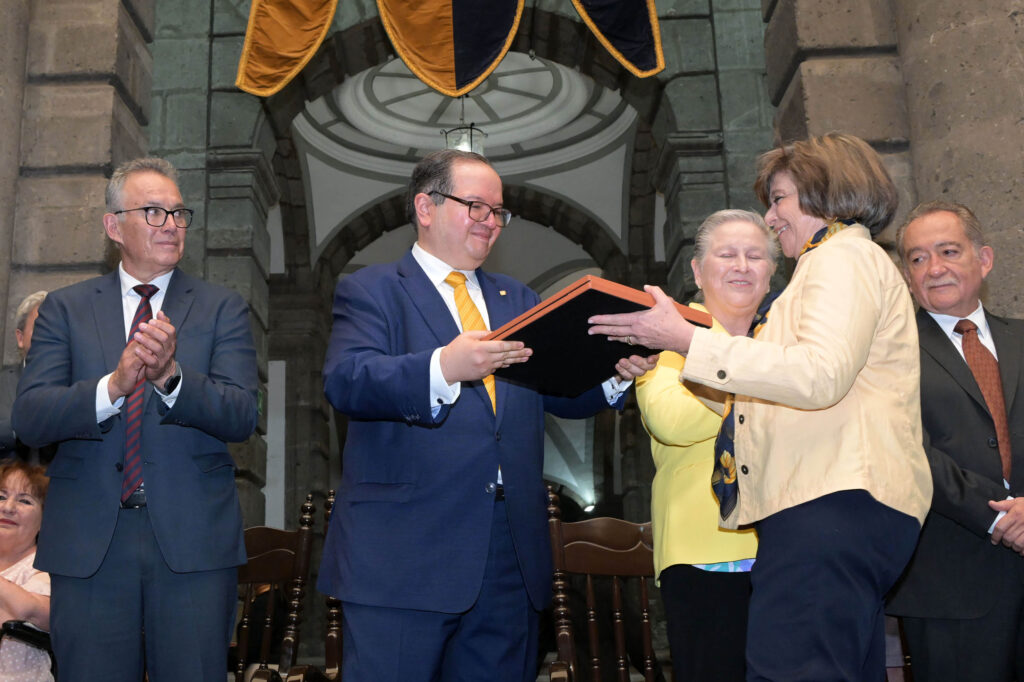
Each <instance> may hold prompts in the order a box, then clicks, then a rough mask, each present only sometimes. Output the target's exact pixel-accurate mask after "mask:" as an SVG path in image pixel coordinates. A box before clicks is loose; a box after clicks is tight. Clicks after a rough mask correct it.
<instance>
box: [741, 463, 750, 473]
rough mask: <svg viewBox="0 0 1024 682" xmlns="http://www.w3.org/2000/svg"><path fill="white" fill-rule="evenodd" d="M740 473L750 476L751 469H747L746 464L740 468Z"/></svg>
mask: <svg viewBox="0 0 1024 682" xmlns="http://www.w3.org/2000/svg"><path fill="white" fill-rule="evenodd" d="M740 471H742V472H743V473H745V474H749V473H750V469H748V468H747V465H746V464H744V465H743V466H741V467H740Z"/></svg>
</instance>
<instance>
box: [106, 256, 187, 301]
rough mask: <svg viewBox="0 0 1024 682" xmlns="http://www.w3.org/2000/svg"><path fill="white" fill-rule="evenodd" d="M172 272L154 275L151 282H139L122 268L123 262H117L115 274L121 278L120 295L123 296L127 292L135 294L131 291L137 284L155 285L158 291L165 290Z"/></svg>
mask: <svg viewBox="0 0 1024 682" xmlns="http://www.w3.org/2000/svg"><path fill="white" fill-rule="evenodd" d="M173 274H174V270H171V271H170V272H166V273H164V274H162V275H160V276H159V277H155V278H154V279H153V280H152V281H151V282H140V281H139V280H137V279H135V278H134V277H132V276H131V275H129V274H128V273H127V272H125V270H124V263H118V264H117V275H118V277H119V279H120V280H121V297H122V298H124V297H125V296H127V295H128V294H129V292H130V293H131V294H133V295H135V296H138V294H137V293H136V292H135V291H132V290H133V289H134V288H135V286H136V285H138V284H152V285H153V286H155V287H157V288H158V289H159V290H160V291H167V285H168V284H170V282H171V276H172V275H173Z"/></svg>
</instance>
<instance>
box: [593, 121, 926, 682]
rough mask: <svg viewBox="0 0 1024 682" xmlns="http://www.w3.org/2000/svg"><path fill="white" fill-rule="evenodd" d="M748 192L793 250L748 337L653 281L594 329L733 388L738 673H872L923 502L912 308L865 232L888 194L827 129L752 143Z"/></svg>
mask: <svg viewBox="0 0 1024 682" xmlns="http://www.w3.org/2000/svg"><path fill="white" fill-rule="evenodd" d="M755 189H756V191H757V193H758V196H759V197H760V198H761V200H762V201H763V202H764V203H765V205H766V206H767V207H768V211H767V213H766V214H765V222H767V223H768V225H769V226H770V227H771V228H772V229H773V230H774V231H775V233H776V235H778V237H779V241H780V243H781V245H782V251H783V253H784V254H785V255H786V256H788V257H790V258H794V259H796V269H795V270H794V272H793V275H792V278H791V279H790V282H789V285H788V286H787V287H786V289H785V291H783V292H782V294H781V295H780V296H779V298H778V299H776V301H775V302H774V303H773V304H772V307H771V310H770V311H769V312H768V319H767V322H766V324H765V325H764V327H763V329H762V330H761V332H760V333H759V335H758V337H757V339H750V338H746V337H742V336H731V337H730V336H725V335H723V334H715V333H713V332H711V331H710V330H705V329H697V328H695V327H694V326H693V325H691V324H689V323H688V322H687V321H686V320H684V319H683V318H682V317H681V316H680V315H678V314H677V313H676V312H675V310H674V306H673V304H672V300H671V299H670V298H668V297H667V296H665V295H664V294H663V293H662V292H661V291H660V290H659V289H657V288H656V287H652V288H651V289H650V290H651V292H652V294H653V295H654V296H655V299H656V301H657V304H656V305H655V307H654V308H652V309H650V310H648V311H645V312H641V313H630V314H626V315H598V316H596V317H594V318H592V320H591V322H592V323H594V324H595V325H596V326H593V327H592V328H591V330H590V331H591V333H598V334H606V335H609V336H611V337H613V338H617V339H623V340H627V341H629V340H631V341H634V342H636V343H641V344H643V345H645V346H648V347H651V348H665V349H668V350H674V351H676V352H678V353H680V354H683V355H685V356H686V366H685V367H684V368H683V371H682V374H681V378H682V379H686V380H690V381H695V382H698V383H701V384H704V385H706V386H710V387H713V388H717V389H719V390H722V391H727V392H730V393H733V394H735V396H736V399H735V406H734V408H733V411H732V417H733V419H734V426H735V448H734V451H733V453H732V454H733V455H734V457H735V461H734V462H732V461H731V460H732V458H729V459H730V463H731V464H732V465H733V467H734V469H733V471H732V472H729V473H731V475H732V476H734V477H735V480H736V481H737V486H736V487H735V488H733V489H728V488H726V489H724V491H723V492H724V495H720V499H721V500H722V502H723V506H722V509H721V513H722V517H723V525H726V526H728V527H731V528H736V527H737V526H741V525H749V524H754V525H755V526H756V528H757V531H758V537H759V542H760V545H759V548H758V552H757V562H756V564H755V565H754V568H753V570H752V572H751V583H752V588H753V592H752V595H751V601H750V611H749V622H748V628H747V679H748V680H778V681H779V682H797V681H799V680H814V681H816V682H821V681H823V680H874V679H881V676H882V675H883V671H884V656H885V642H884V615H883V610H882V600H883V596H884V595H885V593H886V592H887V591H888V589H889V588H890V587H891V586H892V584H893V583H894V582H895V580H896V579H897V577H898V576H899V575H900V572H901V571H902V570H903V567H904V566H905V565H906V563H907V561H908V560H909V558H910V555H911V553H912V552H913V550H914V546H915V543H916V540H917V535H918V532H919V530H920V526H921V522H922V521H923V519H924V517H925V514H926V513H927V511H928V507H929V503H930V501H931V475H930V472H929V469H928V462H927V460H926V458H925V455H924V450H923V448H922V440H921V415H920V400H919V393H920V364H919V351H918V344H917V327H916V325H915V322H914V310H913V304H912V303H911V299H910V294H909V292H908V291H907V287H906V284H905V282H904V281H903V278H902V277H901V276H900V274H899V272H898V271H897V270H896V267H895V266H894V264H893V262H892V260H891V259H890V258H889V256H888V255H887V254H886V253H885V252H884V251H883V250H882V249H881V248H880V247H879V246H878V245H877V244H875V243H874V242H873V241H872V240H871V237H872V235H876V234H878V233H879V232H880V231H881V230H882V229H883V228H884V227H885V226H886V225H888V224H889V222H890V221H891V220H892V216H893V214H894V213H895V210H896V205H897V201H898V200H897V194H896V188H895V187H894V185H893V183H892V180H891V179H890V178H889V175H888V173H887V172H886V170H885V168H884V166H883V165H882V161H881V159H880V158H879V156H878V154H877V153H876V152H875V151H874V150H873V149H872V148H871V147H870V146H869V145H868V144H867V143H865V142H864V141H863V140H861V139H859V138H856V137H853V136H850V135H841V134H829V135H825V136H823V137H817V138H812V139H809V140H805V141H800V142H794V143H793V144H791V145H787V146H785V147H780V148H778V149H774V150H772V151H770V152H767V153H766V154H764V155H762V156H761V158H760V159H759V163H758V177H757V181H756V184H755ZM729 478H730V476H729V475H727V476H726V477H725V480H729ZM736 489H738V494H736Z"/></svg>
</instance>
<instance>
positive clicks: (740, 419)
mask: <svg viewBox="0 0 1024 682" xmlns="http://www.w3.org/2000/svg"><path fill="white" fill-rule="evenodd" d="M737 419H739V421H740V424H742V423H743V420H744V417H743V415H742V414H741V415H740V416H739V417H737Z"/></svg>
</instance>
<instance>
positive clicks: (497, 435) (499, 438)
mask: <svg viewBox="0 0 1024 682" xmlns="http://www.w3.org/2000/svg"><path fill="white" fill-rule="evenodd" d="M494 440H501V431H496V432H495V433H494Z"/></svg>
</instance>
